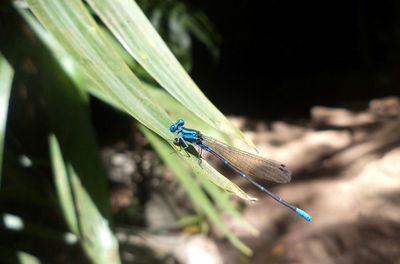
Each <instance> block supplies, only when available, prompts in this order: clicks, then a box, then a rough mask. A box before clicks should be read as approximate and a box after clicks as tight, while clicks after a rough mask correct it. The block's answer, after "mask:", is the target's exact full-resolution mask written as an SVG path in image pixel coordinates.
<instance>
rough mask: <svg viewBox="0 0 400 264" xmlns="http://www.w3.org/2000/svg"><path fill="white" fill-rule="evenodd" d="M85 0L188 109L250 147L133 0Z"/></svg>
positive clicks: (135, 56)
mask: <svg viewBox="0 0 400 264" xmlns="http://www.w3.org/2000/svg"><path fill="white" fill-rule="evenodd" d="M87 2H88V3H89V4H90V6H91V7H92V8H93V9H94V10H95V12H96V14H97V15H98V16H99V17H100V18H101V19H102V20H103V22H104V23H105V24H106V26H107V27H108V28H109V29H110V30H111V32H112V33H113V34H114V35H115V37H116V38H117V39H118V40H119V42H120V43H121V44H122V46H123V47H124V48H125V49H126V50H127V51H128V52H129V54H131V56H132V57H134V58H135V59H136V60H137V61H138V62H139V63H140V64H141V65H142V67H143V68H144V69H146V70H147V72H148V73H149V74H150V75H151V76H152V77H153V78H154V79H155V80H156V81H157V82H158V83H159V84H160V85H161V86H162V87H163V88H164V89H165V90H167V91H168V93H170V94H171V95H172V96H173V97H174V98H175V99H177V100H178V101H179V102H180V103H182V104H183V105H184V106H185V107H186V108H187V110H188V111H191V112H192V113H193V114H195V115H197V116H198V117H199V118H201V119H202V120H203V121H205V122H206V123H208V124H209V125H211V126H213V127H215V128H216V129H217V130H220V131H222V132H224V133H227V134H229V135H230V136H232V137H239V138H240V139H242V140H244V141H245V142H246V143H247V144H249V145H251V146H253V147H254V145H253V143H252V142H251V141H250V140H248V139H246V138H245V136H244V135H243V134H242V132H240V130H239V129H237V128H236V127H235V126H234V125H233V124H232V123H231V122H229V121H228V120H227V119H226V118H225V117H224V115H222V114H221V113H220V112H219V111H218V109H217V108H216V107H215V106H214V105H213V104H212V103H211V102H210V101H209V100H208V99H207V98H206V97H205V96H204V94H203V93H202V92H201V91H200V89H199V88H198V87H197V85H196V84H195V83H194V82H193V80H192V79H191V78H190V76H189V75H188V74H187V73H186V71H185V70H184V68H183V67H182V66H181V65H180V64H179V62H178V60H177V59H176V58H175V56H174V55H173V54H172V52H171V51H170V50H169V49H168V47H167V45H166V44H165V43H164V42H163V40H162V39H161V37H160V36H159V35H158V33H157V32H156V30H155V29H154V28H153V26H152V25H151V23H150V21H149V20H148V19H147V18H146V16H145V15H144V14H143V12H142V11H141V10H140V8H139V6H138V5H137V4H136V3H135V2H134V1H131V0H119V1H114V0H87ZM146 126H147V125H146ZM147 127H148V126H147ZM153 131H155V130H153ZM155 132H156V131H155ZM156 133H157V132H156ZM157 134H159V135H160V136H162V134H160V133H157ZM164 138H165V137H164Z"/></svg>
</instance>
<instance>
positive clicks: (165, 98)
mask: <svg viewBox="0 0 400 264" xmlns="http://www.w3.org/2000/svg"><path fill="white" fill-rule="evenodd" d="M20 12H21V14H22V15H23V16H24V17H25V19H26V20H27V21H28V22H29V24H30V25H31V27H32V28H33V29H34V30H35V32H36V33H37V34H38V35H39V36H40V37H41V39H42V40H43V41H44V42H45V43H46V44H47V45H48V47H49V48H50V49H51V50H52V51H53V53H54V55H55V56H56V58H57V59H58V60H59V62H60V63H61V64H62V65H63V67H64V69H65V70H66V71H67V72H68V73H69V74H70V75H69V76H70V77H71V78H72V79H74V80H75V83H77V84H80V83H81V72H77V71H76V70H71V69H75V61H74V60H73V58H71V56H69V55H68V54H67V53H66V51H65V50H64V49H63V47H62V46H61V45H59V43H58V42H57V41H56V40H55V39H54V38H53V37H52V35H49V34H48V32H46V31H44V30H43V28H41V27H40V26H39V25H38V24H37V23H36V21H35V20H34V19H33V18H32V17H31V16H30V14H29V13H27V12H26V11H24V10H21V9H20ZM94 86H95V84H93V83H92V82H90V81H87V82H86V83H85V85H84V87H86V88H87V89H89V90H90V91H91V92H92V93H93V94H95V95H96V96H97V97H99V98H100V99H102V100H103V101H105V102H107V103H109V104H111V105H113V106H114V107H116V108H118V109H120V110H122V111H123V110H124V109H123V108H122V107H121V105H120V104H119V102H118V101H115V100H114V98H113V97H110V96H107V95H106V93H105V92H104V91H103V90H99V89H95V88H94ZM143 89H145V90H146V93H148V94H149V95H150V96H151V97H152V98H154V100H155V101H157V102H163V103H164V106H165V107H166V110H167V111H168V112H169V113H170V116H171V117H173V118H174V119H177V118H181V117H183V118H187V120H190V121H191V122H190V123H191V124H192V125H195V126H196V127H200V126H202V127H207V126H206V125H205V124H204V122H202V121H201V119H200V118H198V117H196V116H194V115H193V114H190V113H189V112H188V111H186V110H185V108H184V106H182V105H181V104H180V103H179V102H177V101H176V100H175V99H174V98H172V97H171V96H170V95H168V94H167V93H166V92H165V91H163V90H160V89H156V88H154V87H151V86H149V85H147V84H143ZM208 128H209V129H211V128H210V127H208ZM166 131H168V130H167V129H166ZM171 136H172V134H171ZM222 136H223V135H220V136H219V137H220V138H222ZM170 142H172V140H171V141H170ZM179 155H182V153H179ZM185 161H186V162H188V163H190V164H191V167H192V168H194V169H196V171H197V172H198V173H199V174H200V175H202V176H203V177H207V178H208V179H209V180H211V181H213V182H214V183H215V184H217V185H218V186H219V187H221V188H223V189H225V190H226V191H228V192H231V193H234V194H236V195H238V196H239V197H241V198H242V199H245V200H254V198H252V197H250V196H249V195H247V194H246V193H245V192H243V191H242V190H241V189H240V188H238V187H237V185H235V184H232V183H231V182H230V181H229V180H228V179H226V178H225V177H224V176H223V175H221V174H220V173H218V172H217V171H216V170H215V169H214V168H212V167H210V166H209V165H208V164H206V163H204V166H202V167H199V163H198V160H196V159H185Z"/></svg>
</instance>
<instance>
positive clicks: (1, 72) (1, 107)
mask: <svg viewBox="0 0 400 264" xmlns="http://www.w3.org/2000/svg"><path fill="white" fill-rule="evenodd" d="M13 77H14V70H13V68H12V67H11V65H10V64H8V62H7V60H6V59H5V58H4V57H3V55H2V54H1V53H0V186H1V175H2V164H3V151H4V150H3V149H4V137H5V134H6V124H7V112H8V102H9V99H10V92H11V85H12V80H13Z"/></svg>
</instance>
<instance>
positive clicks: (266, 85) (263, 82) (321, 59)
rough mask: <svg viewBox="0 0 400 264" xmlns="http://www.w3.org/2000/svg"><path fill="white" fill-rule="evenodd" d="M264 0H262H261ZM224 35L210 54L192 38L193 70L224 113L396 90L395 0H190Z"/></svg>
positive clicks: (398, 36)
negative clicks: (216, 54) (215, 52)
mask: <svg viewBox="0 0 400 264" xmlns="http://www.w3.org/2000/svg"><path fill="white" fill-rule="evenodd" d="M261 3H262V5H261ZM192 4H193V6H195V7H196V8H199V9H201V10H203V11H204V12H205V13H206V14H207V16H208V17H209V18H210V20H211V21H212V22H213V23H214V25H215V27H216V30H217V31H218V32H219V33H220V34H221V35H222V38H223V42H222V45H221V56H220V59H219V61H218V62H214V61H213V60H212V58H211V56H210V55H209V53H208V51H207V50H206V48H205V47H204V46H203V45H202V44H200V43H198V42H196V41H195V42H194V61H193V65H194V67H193V71H192V77H193V78H194V79H195V81H196V83H197V84H198V85H199V86H200V88H201V89H202V90H203V92H204V93H205V94H206V95H207V96H208V97H209V99H210V100H211V101H212V102H213V103H214V104H215V105H216V106H217V107H218V108H219V109H220V110H221V111H222V112H223V113H224V114H235V115H247V116H253V117H258V118H287V117H288V116H290V117H293V118H295V117H306V116H307V115H308V113H309V109H310V107H311V106H313V105H326V106H345V107H350V108H354V109H357V107H360V108H361V107H362V108H365V105H366V103H367V102H368V101H369V100H370V99H372V98H376V97H384V96H388V95H394V94H398V91H399V89H398V87H397V86H398V77H397V75H398V72H399V58H400V56H399V50H400V26H399V24H400V23H399V18H397V17H398V16H397V17H396V14H400V3H398V2H396V1H361V0H359V1H331V2H325V1H237V0H236V1H192Z"/></svg>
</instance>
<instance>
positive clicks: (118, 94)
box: [27, 0, 172, 139]
mask: <svg viewBox="0 0 400 264" xmlns="http://www.w3.org/2000/svg"><path fill="white" fill-rule="evenodd" d="M27 2H28V3H29V5H30V7H31V9H32V11H33V13H34V14H35V15H36V17H37V18H38V19H39V20H40V21H41V23H42V24H43V25H44V26H45V27H46V28H47V29H48V30H49V31H50V32H51V33H52V35H53V36H54V37H55V38H56V39H57V40H58V42H59V43H60V44H61V45H62V47H63V48H64V49H65V50H66V51H67V52H68V53H69V55H70V56H72V57H73V58H74V60H75V61H76V62H77V67H78V69H79V70H80V71H81V72H82V74H84V75H85V76H86V78H88V79H89V80H90V81H91V82H92V83H93V84H94V85H95V88H96V89H99V92H101V93H102V94H104V95H105V96H107V97H111V98H112V100H113V101H115V102H117V103H118V104H119V106H120V107H121V108H122V109H123V110H124V111H126V112H128V113H129V114H130V115H132V116H133V117H135V118H136V119H137V120H138V121H140V122H141V123H142V124H144V125H145V126H147V127H148V128H150V129H151V130H153V131H154V132H156V133H157V134H159V135H161V136H162V137H163V138H165V139H171V135H170V134H169V133H168V129H167V128H168V126H169V124H170V123H171V122H172V121H171V120H169V118H168V116H167V114H166V113H165V112H164V111H163V110H162V109H161V107H159V106H158V105H157V104H156V103H154V102H153V101H152V100H151V98H150V97H149V96H148V94H147V93H146V92H145V90H144V89H143V88H142V84H141V82H140V80H139V79H138V78H137V77H136V76H135V75H134V74H133V73H132V71H131V70H130V69H129V67H128V66H127V65H126V64H125V62H124V61H123V59H122V58H121V57H120V56H119V54H118V52H117V51H116V50H115V49H113V47H112V46H111V45H109V42H108V41H107V40H106V39H105V37H104V35H103V33H102V31H101V30H100V28H99V26H98V25H97V24H96V22H95V20H94V19H93V17H91V15H90V14H89V12H88V10H87V8H86V7H85V6H84V5H83V3H82V2H81V1H79V0H58V1H53V0H27ZM115 3H117V2H115Z"/></svg>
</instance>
